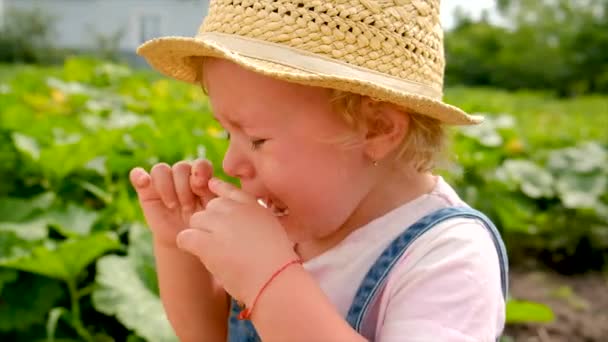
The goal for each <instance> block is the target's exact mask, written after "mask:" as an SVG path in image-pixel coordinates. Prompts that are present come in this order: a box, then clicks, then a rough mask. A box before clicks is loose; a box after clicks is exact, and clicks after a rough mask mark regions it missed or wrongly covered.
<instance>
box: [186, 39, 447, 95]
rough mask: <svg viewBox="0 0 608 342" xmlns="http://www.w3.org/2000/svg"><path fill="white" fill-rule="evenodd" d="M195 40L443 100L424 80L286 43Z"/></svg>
mask: <svg viewBox="0 0 608 342" xmlns="http://www.w3.org/2000/svg"><path fill="white" fill-rule="evenodd" d="M196 39H200V40H204V41H205V43H209V44H212V45H216V46H217V47H219V48H224V49H229V50H231V51H232V52H234V53H236V54H238V55H241V56H244V57H250V58H255V59H260V60H264V61H267V62H273V63H277V64H282V65H285V66H289V67H293V68H296V69H299V70H302V71H307V72H310V73H313V74H318V75H326V76H333V77H336V78H341V79H350V80H357V81H358V82H364V83H371V84H374V85H377V86H383V87H384V88H388V89H391V90H394V91H397V92H405V93H413V94H416V95H422V96H426V97H430V98H433V99H437V100H441V98H442V96H443V95H442V93H441V92H440V91H437V90H435V89H433V88H431V87H429V86H427V85H425V84H422V83H418V82H413V81H409V80H404V79H399V78H396V77H392V76H390V75H386V74H382V73H379V72H377V71H374V70H370V69H366V68H362V67H359V66H356V65H351V64H347V63H344V62H341V61H337V60H334V59H331V58H326V57H323V56H319V55H317V54H313V53H310V52H306V51H301V50H298V49H294V48H291V47H288V46H284V45H279V44H275V43H271V42H265V41H261V40H258V39H252V38H247V37H243V36H236V35H232V34H225V33H219V32H201V33H199V34H198V35H197V36H196Z"/></svg>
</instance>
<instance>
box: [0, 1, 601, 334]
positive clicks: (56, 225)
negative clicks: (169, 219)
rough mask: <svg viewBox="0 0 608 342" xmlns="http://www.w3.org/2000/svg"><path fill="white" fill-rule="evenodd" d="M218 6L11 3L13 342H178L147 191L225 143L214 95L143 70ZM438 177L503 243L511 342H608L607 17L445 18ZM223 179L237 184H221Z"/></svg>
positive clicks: (3, 291)
mask: <svg viewBox="0 0 608 342" xmlns="http://www.w3.org/2000/svg"><path fill="white" fill-rule="evenodd" d="M206 10H207V1H202V0H146V1H143V0H104V1H100V0H80V1H79V0H0V340H1V341H129V342H137V341H176V338H175V336H174V335H173V333H172V332H171V329H170V327H169V325H168V323H167V320H166V317H165V316H164V313H163V310H162V306H161V304H160V301H159V297H158V286H157V284H156V278H155V271H154V264H153V259H152V250H151V243H150V234H149V231H148V230H147V229H146V227H145V225H144V222H143V219H142V216H141V213H140V211H139V207H138V205H137V202H136V199H135V194H134V192H133V190H132V189H131V186H130V185H129V183H128V179H127V176H128V172H129V170H130V169H131V168H133V167H135V166H143V167H144V168H147V169H149V167H150V166H151V165H153V164H155V163H157V162H160V161H164V162H167V163H170V164H171V163H174V162H176V161H178V160H183V159H193V158H197V157H205V158H208V159H210V160H211V161H212V162H213V163H214V165H221V159H222V155H223V152H224V150H225V148H226V139H225V135H224V133H223V131H222V130H221V128H220V127H218V126H217V124H216V123H215V121H213V120H211V117H210V115H209V107H208V105H207V102H206V99H205V96H204V95H203V94H202V93H201V91H200V89H198V88H197V87H193V86H190V85H187V84H182V83H178V82H175V81H172V80H168V79H166V78H163V77H161V76H160V75H158V74H157V73H155V72H152V71H151V70H150V69H149V68H148V67H147V66H146V64H145V62H144V61H143V60H142V59H141V58H138V57H137V56H136V55H135V53H134V51H135V49H136V47H137V46H138V45H139V44H141V43H142V42H144V41H146V40H148V39H150V38H154V37H158V36H166V35H181V36H192V35H193V34H194V33H195V32H196V31H197V29H198V26H199V24H200V21H201V18H202V16H203V15H204V14H205V13H206ZM441 17H442V21H443V26H444V29H445V37H446V43H445V52H446V58H447V67H446V87H445V100H446V101H447V102H448V103H451V104H454V105H457V106H459V107H461V108H463V109H464V110H466V111H468V112H470V113H478V114H483V115H485V116H486V117H487V121H486V122H485V123H484V124H483V125H480V126H477V127H468V128H456V129H454V130H452V131H451V134H452V135H453V143H452V145H451V146H450V155H451V156H452V158H453V160H454V162H455V163H454V164H453V165H450V166H446V167H444V168H442V169H441V170H438V172H439V173H441V174H442V175H443V176H444V177H446V178H447V179H448V181H450V182H451V183H452V184H454V185H455V187H456V188H457V190H458V191H459V193H460V194H461V196H462V197H463V198H464V199H465V200H466V201H468V202H469V203H470V204H471V205H473V206H474V207H477V208H478V209H480V210H482V211H484V212H485V213H486V214H488V215H489V216H490V217H491V218H492V219H493V220H494V222H496V224H497V226H498V227H499V229H500V230H501V232H502V234H503V237H504V239H505V242H506V244H507V247H508V249H509V255H510V261H511V268H512V271H511V279H510V284H511V285H510V286H511V293H510V299H509V303H508V308H507V321H508V325H507V329H506V332H505V337H504V338H503V341H606V339H607V337H606V336H608V0H577V1H565V0H551V1H549V0H538V1H525V0H496V1H494V0H466V1H465V0H444V1H442V7H441ZM216 172H218V173H219V174H220V175H221V176H222V177H225V175H223V174H222V173H221V170H220V169H219V168H217V170H216Z"/></svg>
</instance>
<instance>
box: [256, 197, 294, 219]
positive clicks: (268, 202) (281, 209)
mask: <svg viewBox="0 0 608 342" xmlns="http://www.w3.org/2000/svg"><path fill="white" fill-rule="evenodd" d="M258 204H259V205H261V206H262V207H264V208H266V209H270V210H271V211H272V214H273V215H274V216H276V217H284V216H287V215H289V208H287V206H285V205H282V204H279V203H276V202H275V201H273V200H272V199H270V198H258Z"/></svg>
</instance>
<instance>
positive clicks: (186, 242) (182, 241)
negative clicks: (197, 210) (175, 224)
mask: <svg viewBox="0 0 608 342" xmlns="http://www.w3.org/2000/svg"><path fill="white" fill-rule="evenodd" d="M208 239H209V233H208V232H206V231H203V230H199V229H192V228H189V229H184V230H182V231H181V232H179V233H178V234H177V237H176V241H175V242H176V244H177V247H178V248H179V249H181V250H182V251H184V252H188V253H190V254H192V255H194V256H195V257H197V258H199V259H201V261H202V257H203V254H202V252H203V251H205V250H206V248H205V247H204V246H205V244H206V243H207V241H208Z"/></svg>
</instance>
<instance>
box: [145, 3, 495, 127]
mask: <svg viewBox="0 0 608 342" xmlns="http://www.w3.org/2000/svg"><path fill="white" fill-rule="evenodd" d="M137 53H138V54H139V55H141V56H143V57H144V58H145V59H146V60H147V61H148V63H149V64H150V65H151V66H152V67H154V68H155V69H157V70H158V71H159V72H161V73H163V74H165V75H167V76H170V77H173V78H176V79H178V80H182V81H186V82H191V83H195V82H197V74H198V73H199V72H200V68H201V66H200V65H199V64H200V63H197V62H196V60H193V58H192V57H197V56H210V57H219V58H224V59H227V60H230V61H232V62H234V63H236V64H239V65H240V66H242V67H244V68H246V69H249V70H252V71H255V72H258V73H261V74H264V75H267V76H270V77H274V78H278V79H282V80H285V81H289V82H295V83H300V84H305V85H311V86H320V87H326V88H333V89H338V90H342V91H349V92H353V93H357V94H362V95H366V96H370V97H373V98H375V99H378V100H382V101H387V102H391V103H395V104H397V105H400V106H403V107H405V108H407V109H409V110H411V111H414V112H416V113H419V114H424V115H428V116H431V117H433V118H436V119H439V120H441V121H443V122H445V123H447V124H455V125H468V124H476V123H480V122H481V121H482V120H483V119H482V117H480V116H473V115H467V114H466V113H465V112H463V111H462V110H461V109H459V108H456V107H454V106H451V105H449V104H446V103H444V102H442V97H443V72H444V67H445V60H444V53H443V30H442V28H441V24H440V22H439V0H426V1H423V0H291V1H288V0H211V1H210V4H209V14H208V16H207V17H206V18H205V19H204V21H203V24H202V25H201V27H200V29H199V31H198V33H197V34H196V36H195V37H161V38H156V39H152V40H150V41H148V42H146V43H144V44H142V45H141V46H140V47H139V48H138V49H137ZM203 72H204V71H203Z"/></svg>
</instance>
